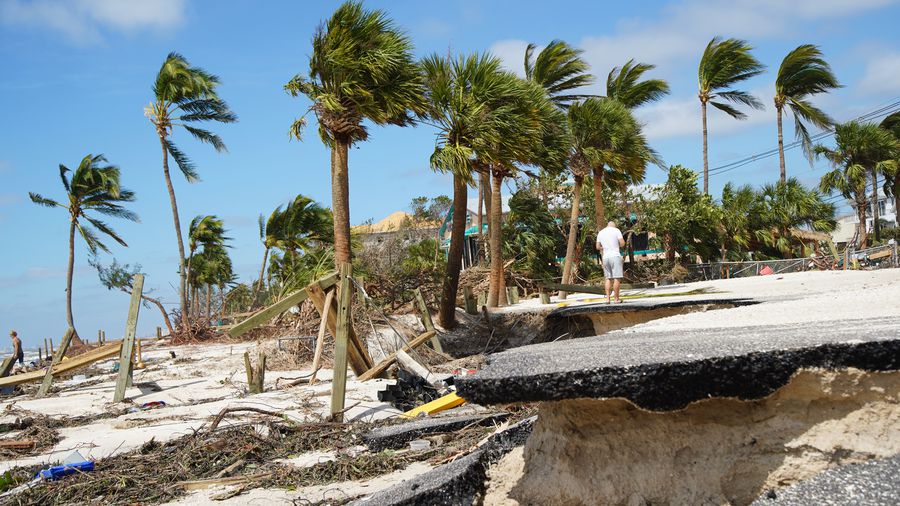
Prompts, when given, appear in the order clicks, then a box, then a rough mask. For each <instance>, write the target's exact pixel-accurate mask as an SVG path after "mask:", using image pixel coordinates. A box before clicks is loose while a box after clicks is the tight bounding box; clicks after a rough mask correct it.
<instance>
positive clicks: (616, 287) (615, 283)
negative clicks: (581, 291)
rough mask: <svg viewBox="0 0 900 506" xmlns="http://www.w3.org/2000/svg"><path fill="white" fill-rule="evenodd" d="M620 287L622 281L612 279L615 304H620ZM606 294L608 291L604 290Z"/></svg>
mask: <svg viewBox="0 0 900 506" xmlns="http://www.w3.org/2000/svg"><path fill="white" fill-rule="evenodd" d="M607 283H608V281H607ZM621 286H622V280H621V279H614V280H613V291H614V292H615V294H616V302H622V299H621V297H619V287H621ZM606 293H607V294H608V293H609V289H607V290H606ZM607 298H609V295H607Z"/></svg>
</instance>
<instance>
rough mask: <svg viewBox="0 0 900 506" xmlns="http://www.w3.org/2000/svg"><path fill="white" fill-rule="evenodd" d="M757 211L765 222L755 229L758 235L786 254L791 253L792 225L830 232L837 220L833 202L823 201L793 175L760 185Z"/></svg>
mask: <svg viewBox="0 0 900 506" xmlns="http://www.w3.org/2000/svg"><path fill="white" fill-rule="evenodd" d="M756 211H757V212H758V213H759V215H760V220H761V222H762V223H764V224H765V225H766V228H764V229H761V230H757V231H755V235H756V237H757V239H759V240H760V241H762V242H763V243H765V244H766V245H767V246H770V247H773V248H775V249H776V250H778V251H779V252H780V253H781V254H782V255H784V256H785V257H786V258H791V257H793V245H794V243H795V242H796V241H795V240H794V235H793V230H794V229H797V228H808V229H811V230H815V231H817V232H831V231H833V230H834V228H835V226H836V224H837V222H836V221H835V219H834V204H832V203H830V202H825V200H824V199H823V198H822V194H821V193H819V192H818V191H816V190H808V189H806V188H805V187H804V186H803V185H802V184H800V182H799V181H797V179H796V178H789V179H788V180H787V181H778V182H777V183H774V184H767V185H765V186H763V188H762V190H761V191H760V206H759V207H758V208H757V210H756ZM801 244H802V243H801Z"/></svg>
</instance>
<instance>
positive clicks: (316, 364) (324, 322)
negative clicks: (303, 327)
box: [309, 290, 334, 385]
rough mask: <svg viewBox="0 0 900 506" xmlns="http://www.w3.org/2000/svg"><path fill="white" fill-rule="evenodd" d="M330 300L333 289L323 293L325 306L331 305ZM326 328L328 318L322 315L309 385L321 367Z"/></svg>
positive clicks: (331, 300) (332, 295)
mask: <svg viewBox="0 0 900 506" xmlns="http://www.w3.org/2000/svg"><path fill="white" fill-rule="evenodd" d="M332 302H334V290H328V294H326V295H325V307H331V304H332ZM326 330H328V318H326V317H324V316H323V317H322V320H321V321H320V322H319V335H317V336H316V352H315V354H313V361H312V376H310V377H309V384H310V385H312V384H314V383H315V382H316V374H317V373H318V372H319V368H320V367H322V350H324V349H325V331H326Z"/></svg>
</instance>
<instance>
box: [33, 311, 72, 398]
mask: <svg viewBox="0 0 900 506" xmlns="http://www.w3.org/2000/svg"><path fill="white" fill-rule="evenodd" d="M74 335H75V329H73V328H72V327H69V328H68V329H67V330H66V335H64V336H63V338H62V342H60V343H59V349H58V350H56V353H54V354H53V361H52V362H50V367H48V368H47V372H46V373H44V381H43V383H41V388H39V389H38V392H37V396H38V397H43V396H45V395H47V393H48V392H50V385H51V384H52V383H53V372H52V371H53V366H54V365H57V364H59V363H60V362H62V359H63V357H64V356H66V352H67V351H68V350H69V345H70V344H71V343H72V336H74Z"/></svg>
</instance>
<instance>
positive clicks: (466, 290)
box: [463, 286, 478, 314]
mask: <svg viewBox="0 0 900 506" xmlns="http://www.w3.org/2000/svg"><path fill="white" fill-rule="evenodd" d="M463 299H464V300H465V301H466V313H468V314H478V306H476V305H475V296H474V295H473V294H472V287H471V286H464V287H463Z"/></svg>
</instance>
